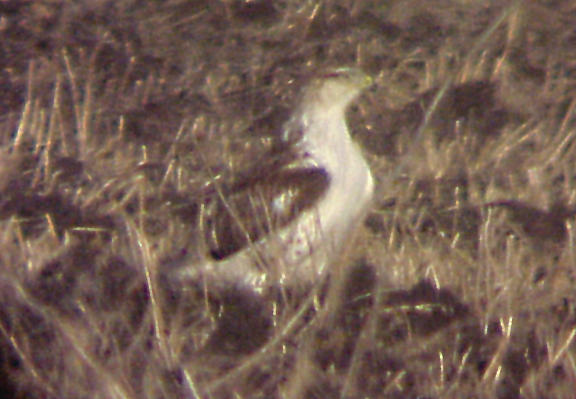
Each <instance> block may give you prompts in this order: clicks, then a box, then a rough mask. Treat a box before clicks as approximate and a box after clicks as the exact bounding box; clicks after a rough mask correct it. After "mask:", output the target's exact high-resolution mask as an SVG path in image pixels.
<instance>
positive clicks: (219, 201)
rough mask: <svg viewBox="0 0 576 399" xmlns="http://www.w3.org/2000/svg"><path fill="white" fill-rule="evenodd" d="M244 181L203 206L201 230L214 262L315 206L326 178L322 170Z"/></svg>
mask: <svg viewBox="0 0 576 399" xmlns="http://www.w3.org/2000/svg"><path fill="white" fill-rule="evenodd" d="M248 180H249V181H248V182H242V183H238V184H237V185H236V188H237V190H235V191H234V192H230V193H226V194H225V195H219V196H215V197H213V198H212V200H211V201H210V202H208V203H207V204H206V207H205V210H206V212H205V215H204V216H205V217H204V218H203V220H204V223H203V229H204V232H205V234H206V242H207V245H208V249H209V251H210V254H211V256H212V257H213V258H214V259H218V260H220V259H224V258H226V257H228V256H230V255H233V254H234V253H236V252H238V251H240V250H242V249H243V248H245V247H247V246H248V245H249V244H250V243H254V242H256V241H258V240H260V239H261V238H262V237H264V236H266V235H267V234H270V233H271V232H273V231H274V230H277V229H281V228H283V227H285V226H287V225H289V224H290V223H291V222H292V221H293V220H294V219H295V218H296V217H297V216H298V214H299V213H300V212H302V211H305V210H307V209H310V208H312V207H313V206H314V205H315V204H316V203H317V201H318V200H319V199H320V198H321V197H322V196H323V194H324V193H325V192H326V189H327V188H328V185H329V181H330V178H329V176H328V174H327V173H326V171H325V170H324V169H320V168H293V169H284V170H282V171H281V172H279V173H274V174H271V173H268V174H267V175H266V176H265V177H264V178H262V176H260V178H259V179H257V180H255V179H248Z"/></svg>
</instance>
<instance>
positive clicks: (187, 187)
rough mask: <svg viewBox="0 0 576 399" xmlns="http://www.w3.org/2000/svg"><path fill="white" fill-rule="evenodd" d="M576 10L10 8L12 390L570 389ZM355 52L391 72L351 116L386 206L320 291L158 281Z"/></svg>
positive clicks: (3, 129)
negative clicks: (312, 82)
mask: <svg viewBox="0 0 576 399" xmlns="http://www.w3.org/2000/svg"><path fill="white" fill-rule="evenodd" d="M575 12H576V8H575V7H574V5H573V4H572V2H570V1H562V0H558V1H544V0H530V1H528V0H526V1H502V0H500V1H497V0H493V1H483V2H479V1H478V2H477V1H463V0H460V1H457V0H433V1H430V0H398V1H388V2H382V1H371V0H363V1H336V0H327V1H323V2H317V4H316V3H314V2H308V1H292V2H268V1H237V0H231V1H203V0H170V1H166V2H156V1H145V2H133V1H130V0H121V1H104V0H99V1H88V0H86V1H84V0H81V1H76V2H64V1H61V0H42V1H31V2H29V1H19V0H13V1H12V0H9V1H3V2H1V3H0V30H1V33H2V41H1V42H0V54H1V56H0V63H1V65H2V68H1V69H0V71H1V73H0V87H2V89H3V90H2V96H1V97H0V225H1V231H2V233H1V234H0V248H1V251H0V286H1V289H0V361H1V364H2V367H1V368H0V371H1V374H0V378H1V383H2V385H1V389H2V390H3V393H4V396H5V397H15V398H24V397H26V398H176V397H185V398H232V397H234V398H267V399H268V398H366V397H369V398H499V399H508V398H572V397H573V396H574V394H573V387H574V381H575V380H576V367H575V366H574V356H575V351H574V343H573V340H574V336H575V334H576V310H575V304H576V295H575V289H574V271H575V267H576V263H575V262H576V261H575V252H574V240H575V238H574V215H575V214H576V206H575V201H576V198H575V195H576V188H575V182H576V179H575V175H574V174H575V172H574V170H575V168H574V165H575V163H576V144H575V141H574V134H575V133H576V126H575V123H574V104H575V103H574V89H575V87H576V86H575V82H574V81H573V79H575V76H574V74H575V73H576V69H575V68H576V63H575V62H576V47H575V46H574V43H575V41H576V31H575V30H574V26H576V20H575V19H576V16H575ZM351 64H354V65H359V66H360V67H362V68H364V69H365V70H366V71H368V72H370V73H372V74H373V75H374V76H375V79H376V88H375V89H374V90H373V91H371V92H370V93H367V94H366V95H365V96H363V98H362V99H361V100H360V101H359V102H358V104H357V106H356V107H355V108H354V109H353V110H352V112H351V113H350V115H349V120H350V125H351V128H352V130H353V131H354V132H355V135H356V137H357V139H358V140H359V141H360V142H361V143H362V144H363V146H364V148H365V151H366V154H367V156H368V157H369V160H370V162H371V165H372V167H373V171H374V174H375V176H376V179H377V182H378V185H377V198H376V201H375V204H374V208H373V210H372V212H371V214H370V216H369V218H368V219H367V221H366V223H365V226H364V228H363V229H362V231H361V232H359V236H358V239H357V241H356V243H357V245H353V246H351V250H350V251H349V254H348V256H347V258H346V259H342V260H341V261H340V262H339V264H337V265H334V272H333V273H332V274H331V276H330V278H329V281H327V282H324V283H323V284H319V286H317V287H292V288H290V287H286V288H284V289H280V290H277V291H274V292H270V293H268V294H267V295H266V296H265V297H263V298H262V297H256V296H253V295H250V294H248V293H246V292H242V291H237V290H234V289H229V290H213V289H210V288H211V287H210V286H208V287H206V286H203V285H202V284H201V283H198V284H189V285H182V284H175V283H174V282H172V281H170V280H169V279H167V278H166V269H165V265H167V264H170V262H172V261H173V260H174V259H178V258H179V257H182V256H184V255H185V254H188V253H191V252H194V250H195V248H197V247H198V245H200V244H201V243H199V242H198V237H199V234H198V226H199V219H200V218H201V217H202V212H203V208H202V206H201V201H200V199H201V198H202V196H203V193H205V192H206V190H207V187H209V186H210V185H211V184H213V183H214V181H218V182H225V183H226V184H228V183H230V184H232V185H233V183H234V181H235V179H236V178H237V177H238V176H241V175H242V173H243V171H245V170H250V169H251V168H254V164H255V163H256V162H257V161H256V160H258V159H261V158H262V157H263V156H266V154H269V153H275V151H277V150H278V145H279V140H278V137H279V134H280V131H281V127H282V123H283V122H284V121H285V120H286V118H287V117H288V115H289V114H290V110H291V109H292V106H293V104H294V101H295V100H296V94H297V92H298V90H299V89H300V88H301V87H302V84H303V83H304V82H305V81H306V79H308V78H309V77H310V76H312V75H313V74H314V72H315V71H317V70H321V69H323V68H326V67H330V66H340V65H351ZM351 195H353V193H351Z"/></svg>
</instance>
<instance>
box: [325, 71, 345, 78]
mask: <svg viewBox="0 0 576 399" xmlns="http://www.w3.org/2000/svg"><path fill="white" fill-rule="evenodd" d="M343 74H344V73H343V72H340V71H332V72H326V73H325V74H324V75H323V76H322V77H323V78H339V77H340V76H342V75H343Z"/></svg>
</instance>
